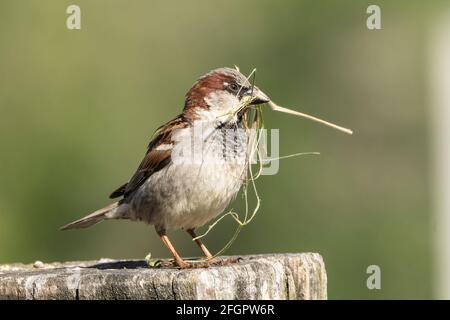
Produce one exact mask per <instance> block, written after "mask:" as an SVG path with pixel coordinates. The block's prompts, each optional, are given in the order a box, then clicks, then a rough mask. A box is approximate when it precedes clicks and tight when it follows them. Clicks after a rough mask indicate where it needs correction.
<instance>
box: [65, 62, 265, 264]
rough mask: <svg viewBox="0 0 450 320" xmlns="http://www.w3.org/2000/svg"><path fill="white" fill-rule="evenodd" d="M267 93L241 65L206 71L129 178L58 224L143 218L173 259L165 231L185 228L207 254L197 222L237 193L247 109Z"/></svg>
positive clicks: (244, 161)
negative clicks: (104, 199)
mask: <svg viewBox="0 0 450 320" xmlns="http://www.w3.org/2000/svg"><path fill="white" fill-rule="evenodd" d="M269 101H270V99H269V97H268V96H267V95H266V94H265V93H264V92H262V91H261V90H260V89H259V88H258V87H256V86H255V85H252V84H250V82H249V79H248V77H245V76H244V75H243V74H242V73H241V72H240V71H239V69H238V68H227V67H223V68H217V69H214V70H212V71H210V72H208V73H206V74H204V75H203V76H201V77H200V78H198V80H197V81H196V82H195V83H194V84H193V86H192V87H191V88H190V89H189V91H188V92H187V93H186V95H185V101H184V107H183V109H182V112H181V114H180V115H178V116H177V117H175V118H174V119H172V120H170V121H169V122H167V123H166V124H164V125H162V126H161V127H159V128H158V129H157V130H156V131H155V133H154V135H153V137H152V139H151V141H150V143H149V144H148V147H147V151H146V153H145V156H144V158H143V160H142V161H141V163H140V164H139V166H138V168H137V170H136V171H135V173H134V174H133V175H132V177H131V179H130V180H129V181H128V182H127V183H125V184H123V185H121V186H120V187H119V188H117V189H116V190H115V191H114V192H112V193H111V195H110V198H111V199H116V198H119V200H118V201H116V202H114V203H112V204H110V205H108V206H106V207H104V208H101V209H99V210H97V211H95V212H93V213H91V214H89V215H87V216H85V217H83V218H81V219H79V220H76V221H74V222H72V223H69V224H67V225H65V226H63V227H62V228H61V229H62V230H68V229H80V228H86V227H90V226H92V225H95V224H97V223H99V222H101V221H103V220H109V219H128V220H132V221H142V222H145V223H147V224H149V225H151V226H153V227H154V228H155V230H156V233H157V234H158V236H159V238H160V239H161V241H162V242H163V243H164V245H165V246H166V247H167V249H168V250H169V251H170V253H171V254H172V256H173V259H174V262H175V264H176V265H177V266H178V267H179V268H186V267H189V263H187V262H186V261H185V260H184V259H183V258H182V257H181V256H180V255H179V254H178V252H177V251H176V250H175V248H174V246H173V245H172V243H171V241H170V240H169V238H168V236H167V233H166V232H167V230H172V229H175V230H179V229H182V230H185V231H186V232H187V233H189V235H190V236H191V237H192V238H193V240H194V241H195V243H196V244H197V245H198V247H199V248H200V250H201V251H202V252H203V254H204V255H205V257H206V259H207V261H210V260H211V259H212V258H213V255H212V254H211V253H210V251H209V250H208V249H207V247H206V246H205V245H204V244H203V243H202V242H201V240H200V239H199V238H197V235H196V233H195V229H196V228H198V227H201V226H203V225H205V224H206V223H207V222H208V221H210V220H212V219H214V218H215V217H217V216H218V215H220V214H221V213H223V212H224V211H225V209H226V208H227V206H228V205H229V204H230V202H231V201H233V200H234V199H235V197H236V195H237V194H238V192H239V190H240V188H241V186H242V184H243V182H244V181H245V179H246V174H247V168H248V162H247V161H248V157H249V155H248V152H247V150H248V149H247V148H248V144H249V143H250V142H249V141H250V138H249V133H248V131H247V130H246V128H245V125H244V121H245V117H244V115H245V113H246V112H247V111H248V110H250V109H251V108H252V107H254V106H255V105H260V104H264V103H267V102H269ZM237 106H239V107H237Z"/></svg>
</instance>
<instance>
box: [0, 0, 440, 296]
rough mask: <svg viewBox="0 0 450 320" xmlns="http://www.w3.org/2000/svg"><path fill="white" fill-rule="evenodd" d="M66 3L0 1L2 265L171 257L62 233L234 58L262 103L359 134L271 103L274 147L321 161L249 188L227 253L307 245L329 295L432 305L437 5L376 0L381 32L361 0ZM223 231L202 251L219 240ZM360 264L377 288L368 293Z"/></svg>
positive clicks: (126, 240)
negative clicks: (68, 22) (431, 112)
mask: <svg viewBox="0 0 450 320" xmlns="http://www.w3.org/2000/svg"><path fill="white" fill-rule="evenodd" d="M73 3H74V1H57V2H56V1H14V0H3V1H2V2H1V4H0V39H1V41H0V150H1V151H0V152H1V157H0V179H1V184H0V262H1V263H6V262H12V261H21V262H33V261H34V260H38V259H39V260H43V261H52V260H80V259H97V258H101V257H112V258H144V257H145V256H146V255H147V253H148V252H152V256H155V257H157V256H168V252H167V251H166V250H165V248H164V247H163V245H162V244H161V243H160V241H159V240H158V238H157V237H156V236H155V232H154V230H153V229H152V228H149V227H148V226H146V225H144V224H139V223H133V222H126V221H112V222H111V221H108V222H105V223H102V224H100V225H98V226H95V227H92V228H90V229H87V230H82V231H75V232H60V231H58V228H59V227H60V226H61V225H63V224H65V223H67V222H69V221H72V220H74V219H77V218H79V217H81V216H82V215H84V214H87V213H89V212H90V211H92V210H94V209H96V208H98V207H100V206H104V205H106V204H108V202H109V200H108V198H107V196H108V194H109V193H110V191H112V190H113V189H115V188H116V187H117V186H118V185H120V184H122V183H123V182H125V181H127V180H128V178H129V177H130V175H131V174H132V173H133V170H134V169H135V168H136V166H137V164H138V162H139V161H140V160H141V157H142V156H143V153H144V152H145V148H146V144H147V142H148V140H149V139H150V137H151V135H152V133H153V131H154V129H155V128H157V127H158V126H159V125H161V124H162V123H164V122H165V121H167V120H169V119H171V118H172V117H174V116H175V115H177V114H178V113H179V112H180V110H181V108H182V106H183V101H184V100H183V99H184V94H185V92H186V91H187V89H188V88H189V87H190V86H191V84H192V83H193V82H194V81H195V80H196V78H197V77H198V76H200V75H201V74H203V73H205V72H207V71H209V70H210V69H213V68H216V67H220V66H233V65H235V64H236V65H238V66H240V68H241V70H242V71H244V72H249V71H250V70H251V69H252V68H253V67H256V68H257V69H258V74H257V82H258V86H259V87H261V88H263V89H264V91H266V92H267V93H269V94H270V95H271V97H272V98H273V99H274V101H276V102H278V103H280V104H282V105H285V106H289V107H294V108H297V109H298V110H301V111H304V112H308V113H311V114H314V115H318V116H320V117H323V118H325V119H328V120H331V121H334V122H336V123H338V124H342V125H344V126H348V127H351V128H352V129H354V131H355V135H354V136H351V137H349V136H346V135H344V134H341V133H338V132H336V131H333V130H331V129H329V128H326V127H322V126H319V125H317V124H315V123H312V122H308V121H305V120H302V119H298V118H293V117H290V116H288V115H284V114H278V113H273V112H270V111H269V110H267V111H266V112H265V122H266V126H267V127H269V128H280V136H281V146H280V150H281V155H286V154H290V153H295V152H304V151H320V152H321V155H320V156H308V157H300V158H295V159H287V160H283V161H282V162H281V164H280V172H279V173H278V174H277V175H275V176H264V177H262V178H261V179H260V180H258V187H259V192H260V194H261V196H262V207H261V210H260V212H259V214H258V216H257V217H256V219H255V220H254V222H253V223H252V224H251V225H250V226H248V227H247V228H246V229H244V231H243V233H242V234H241V235H240V237H239V238H238V240H237V241H236V243H235V244H234V245H233V247H232V248H231V249H230V250H229V251H228V254H251V253H269V252H302V251H314V252H319V253H321V254H322V255H323V257H324V259H325V263H326V267H327V271H328V280H329V297H330V298H337V299H340V298H365V299H377V298H430V297H432V288H431V283H432V281H431V280H432V279H431V274H432V267H433V266H432V256H431V226H430V224H431V211H430V207H431V204H430V200H429V198H430V194H429V191H428V190H429V185H428V184H429V183H428V180H429V178H428V171H427V168H428V167H427V166H428V160H429V159H428V153H427V151H428V142H427V124H426V121H425V120H426V117H427V108H426V92H425V77H426V65H425V52H426V44H427V43H426V40H427V33H426V31H427V27H428V26H429V25H430V24H431V23H432V22H433V21H434V19H435V18H436V17H437V14H438V11H439V10H441V9H442V8H443V7H444V5H445V1H429V2H426V3H425V2H423V1H406V0H402V1H377V4H378V5H380V6H381V8H382V26H383V29H382V30H380V31H369V30H368V29H367V28H366V18H367V14H366V8H367V6H368V5H369V4H370V3H369V2H368V1H359V0H353V1H348V0H346V1H342V0H341V1H325V0H322V1H313V0H308V1H269V0H265V1H259V0H258V1H257V0H253V1H246V2H245V3H243V2H241V1H234V0H233V1H225V2H219V1H206V0H203V1H177V2H175V1H144V0H139V1H124V0H122V1H120V0H110V1H88V0H77V1H75V3H76V4H78V5H79V6H80V7H81V10H82V29H81V30H80V31H70V30H67V29H66V27H65V19H66V17H67V14H66V13H65V10H66V8H67V6H68V5H69V4H73ZM233 206H234V208H237V209H239V208H240V209H242V201H237V203H236V204H234V205H233ZM233 228H234V226H233V225H232V223H231V222H226V223H223V224H221V225H220V226H219V227H218V228H217V229H216V230H215V231H214V232H212V233H211V234H210V235H208V237H207V238H206V239H205V241H206V243H207V244H208V245H209V246H211V248H212V249H214V250H218V249H220V248H221V247H222V246H223V245H224V244H225V243H226V241H227V240H228V239H229V237H230V236H231V234H232V230H233ZM172 235H173V237H174V243H175V244H176V247H177V248H178V249H179V251H181V252H182V253H183V255H185V256H189V255H198V250H197V248H196V247H195V245H193V244H192V243H191V242H190V241H189V237H188V236H187V235H186V234H184V233H182V232H173V233H172ZM371 264H376V265H380V267H381V270H382V290H379V291H377V290H375V291H370V290H368V289H367V288H366V278H367V275H366V268H367V266H368V265H371Z"/></svg>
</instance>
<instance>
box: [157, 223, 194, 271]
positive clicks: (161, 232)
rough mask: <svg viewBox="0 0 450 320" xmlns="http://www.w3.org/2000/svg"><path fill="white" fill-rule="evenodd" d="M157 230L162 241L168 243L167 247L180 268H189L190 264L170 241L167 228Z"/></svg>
mask: <svg viewBox="0 0 450 320" xmlns="http://www.w3.org/2000/svg"><path fill="white" fill-rule="evenodd" d="M156 232H157V233H158V235H159V238H160V239H161V241H162V242H163V243H164V244H165V245H166V247H167V249H169V251H170V253H171V254H172V255H173V258H174V259H175V262H176V264H177V265H178V266H179V267H180V268H187V267H188V266H189V265H188V264H187V263H186V262H185V261H184V260H183V259H182V258H181V257H180V255H179V254H178V253H177V251H176V250H175V248H174V247H173V245H172V243H171V242H170V240H169V238H168V237H167V235H166V231H165V230H156Z"/></svg>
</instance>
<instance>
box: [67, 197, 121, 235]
mask: <svg viewBox="0 0 450 320" xmlns="http://www.w3.org/2000/svg"><path fill="white" fill-rule="evenodd" d="M118 206H119V203H118V202H114V203H112V204H110V205H109V206H106V207H104V208H101V209H99V210H97V211H95V212H93V213H91V214H90V215H87V216H86V217H84V218H81V219H79V220H77V221H74V222H71V223H69V224H66V225H65V226H63V227H61V230H69V229H82V228H87V227H90V226H92V225H94V224H96V223H99V222H100V221H102V220H104V219H108V218H110V217H111V215H109V216H108V215H107V214H108V213H113V211H114V210H116V209H117V208H118Z"/></svg>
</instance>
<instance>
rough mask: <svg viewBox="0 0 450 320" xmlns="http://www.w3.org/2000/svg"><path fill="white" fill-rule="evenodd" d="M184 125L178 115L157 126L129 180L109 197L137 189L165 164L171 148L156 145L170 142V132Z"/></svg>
mask: <svg viewBox="0 0 450 320" xmlns="http://www.w3.org/2000/svg"><path fill="white" fill-rule="evenodd" d="M186 126H187V122H186V121H185V120H184V118H183V116H182V115H180V116H178V117H176V118H175V119H173V120H171V121H169V122H168V123H166V124H165V125H163V126H161V127H160V128H158V129H157V130H156V132H155V134H154V137H153V139H152V140H151V141H150V143H149V145H148V148H147V153H146V154H145V157H144V159H143V160H142V161H141V164H140V165H139V167H138V169H137V170H136V172H135V173H134V175H133V176H132V177H131V179H130V181H129V182H127V183H125V184H123V185H122V186H120V187H119V188H118V189H117V190H115V191H114V192H113V193H111V195H110V196H109V197H110V198H111V199H114V198H117V197H121V196H124V197H126V196H127V195H129V194H130V193H132V192H133V191H135V190H136V189H138V188H139V187H140V186H141V185H142V184H143V183H144V182H145V180H147V179H148V177H150V176H151V175H152V174H153V173H155V172H157V171H159V170H161V169H162V168H164V167H165V166H167V165H168V164H169V163H170V159H171V158H170V156H171V149H167V148H161V149H159V148H158V147H159V146H161V145H163V144H171V143H172V140H171V135H172V132H173V131H174V130H177V129H182V128H185V127H186Z"/></svg>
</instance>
